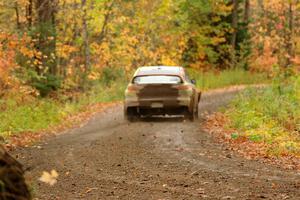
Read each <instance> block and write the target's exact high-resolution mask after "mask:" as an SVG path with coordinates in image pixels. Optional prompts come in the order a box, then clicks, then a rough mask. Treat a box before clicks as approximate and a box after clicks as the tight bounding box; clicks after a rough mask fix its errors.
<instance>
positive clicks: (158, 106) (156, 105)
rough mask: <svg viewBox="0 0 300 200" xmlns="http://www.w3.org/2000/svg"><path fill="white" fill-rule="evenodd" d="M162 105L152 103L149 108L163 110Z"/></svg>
mask: <svg viewBox="0 0 300 200" xmlns="http://www.w3.org/2000/svg"><path fill="white" fill-rule="evenodd" d="M163 107H164V105H163V104H162V103H152V104H151V108H163Z"/></svg>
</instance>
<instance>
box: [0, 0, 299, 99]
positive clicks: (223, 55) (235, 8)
mask: <svg viewBox="0 0 300 200" xmlns="http://www.w3.org/2000/svg"><path fill="white" fill-rule="evenodd" d="M299 6H300V4H299V1H298V0H290V1H286V0H225V1H224V0H152V1H147V0H126V1H124V0H10V1H7V0H0V88H1V90H0V96H3V95H4V94H5V91H7V90H12V89H13V88H17V89H18V90H19V91H22V92H24V93H26V94H28V93H29V94H36V95H42V96H45V95H47V94H49V93H50V92H51V91H55V90H58V89H62V90H73V89H87V88H88V87H89V86H90V85H91V84H93V82H94V81H96V80H98V79H101V77H102V76H103V75H104V74H105V73H106V74H107V73H108V72H107V70H110V71H109V73H114V70H122V71H124V72H125V74H128V73H129V72H130V71H131V70H132V69H135V68H136V67H138V66H141V65H183V66H186V67H192V68H196V69H199V70H210V69H226V68H234V67H239V68H244V69H247V70H248V69H252V70H257V71H272V70H273V66H275V65H277V66H280V67H282V68H286V67H291V66H293V65H294V64H295V63H296V64H297V63H298V62H299V61H298V60H299V59H298V57H297V55H298V52H299V51H300V48H299V41H300V40H299V39H300V38H299V28H298V27H299V9H300V7H299ZM111 71H112V72H111Z"/></svg>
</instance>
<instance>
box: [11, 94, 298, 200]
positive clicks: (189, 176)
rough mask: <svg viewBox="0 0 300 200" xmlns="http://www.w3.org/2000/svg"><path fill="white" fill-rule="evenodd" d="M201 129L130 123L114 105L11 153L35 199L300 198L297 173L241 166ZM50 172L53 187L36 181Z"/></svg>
mask: <svg viewBox="0 0 300 200" xmlns="http://www.w3.org/2000/svg"><path fill="white" fill-rule="evenodd" d="M235 94H236V92H232V91H231V92H221V93H210V94H206V95H204V97H203V99H202V102H201V104H200V111H201V112H205V111H208V112H213V111H215V110H217V109H218V108H219V107H220V106H223V105H226V103H227V102H228V100H230V99H231V98H232V97H233V96H234V95H235ZM200 125H201V120H199V121H197V122H185V121H182V119H180V118H174V119H147V120H144V121H142V122H136V123H131V124H129V123H127V122H125V121H124V120H123V115H122V106H121V105H120V106H117V107H114V108H110V109H108V110H107V111H106V112H105V113H100V114H98V115H97V116H95V117H94V118H93V119H92V120H90V122H89V123H88V124H86V125H85V126H84V127H82V128H80V129H76V130H73V131H70V132H69V133H67V134H62V135H59V136H57V137H55V138H51V139H48V140H47V141H45V142H44V143H41V144H38V145H36V146H33V147H28V148H24V149H19V150H16V151H15V152H14V154H15V156H18V159H19V160H20V161H21V162H22V163H23V164H24V165H25V168H27V169H28V172H27V178H29V179H30V180H31V181H33V183H34V184H33V191H34V194H35V197H36V198H37V199H47V200H48V199H64V200H67V199H71V200H73V199H155V200H158V199H187V200H191V199H300V173H298V172H296V171H289V170H283V169H279V168H276V167H273V166H269V165H267V164H263V163H261V162H259V161H249V160H245V159H244V158H241V157H239V156H238V155H235V154H234V153H233V152H231V151H229V150H228V149H226V146H222V145H220V144H218V143H216V142H215V141H214V138H212V136H210V135H209V134H207V133H205V132H204V131H202V130H201V129H200ZM52 169H55V170H57V172H58V173H59V178H58V182H57V184H55V185H54V186H52V187H51V186H48V185H46V184H44V183H42V182H39V181H38V178H39V177H40V176H41V174H42V171H50V170H52Z"/></svg>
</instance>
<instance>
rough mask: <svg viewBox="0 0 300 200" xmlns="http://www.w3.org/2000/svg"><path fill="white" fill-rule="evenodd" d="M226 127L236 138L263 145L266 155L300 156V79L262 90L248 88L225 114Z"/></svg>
mask: <svg viewBox="0 0 300 200" xmlns="http://www.w3.org/2000/svg"><path fill="white" fill-rule="evenodd" d="M225 115H226V116H227V117H228V118H229V121H230V123H229V124H228V128H233V129H234V130H237V132H236V133H233V134H232V139H233V140H235V139H238V138H239V137H243V138H247V139H248V140H249V141H252V142H258V143H261V142H263V143H265V144H266V145H267V152H266V153H267V154H269V155H273V156H282V155H294V156H300V77H294V78H292V79H291V80H289V81H288V82H287V83H285V84H282V83H279V84H278V83H273V84H272V86H270V87H267V88H265V89H259V90H258V89H254V88H253V89H248V90H246V91H245V92H243V93H242V94H241V95H239V97H237V98H236V99H235V100H234V101H233V102H232V103H231V105H230V107H229V109H227V110H226V111H225Z"/></svg>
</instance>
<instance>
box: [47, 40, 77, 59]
mask: <svg viewBox="0 0 300 200" xmlns="http://www.w3.org/2000/svg"><path fill="white" fill-rule="evenodd" d="M56 49H57V55H58V57H60V58H64V59H68V58H69V57H70V55H71V54H72V53H74V52H77V51H79V49H78V48H77V47H74V46H71V45H67V44H62V43H57V46H56ZM51 56H52V57H53V58H55V55H54V54H53V55H51Z"/></svg>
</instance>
